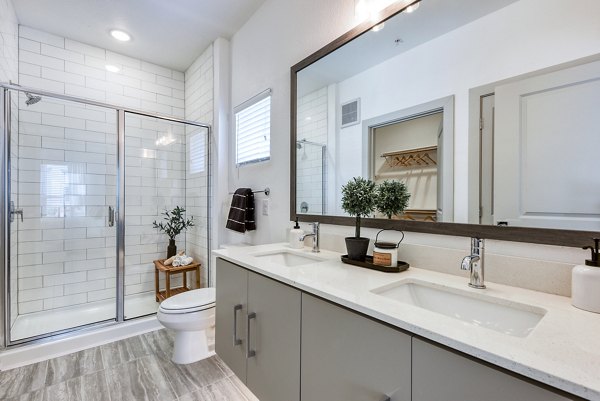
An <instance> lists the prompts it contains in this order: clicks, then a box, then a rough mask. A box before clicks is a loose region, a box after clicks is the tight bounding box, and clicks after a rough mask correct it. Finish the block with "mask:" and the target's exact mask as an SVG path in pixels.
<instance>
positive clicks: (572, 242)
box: [290, 0, 600, 247]
mask: <svg viewBox="0 0 600 401" xmlns="http://www.w3.org/2000/svg"><path fill="white" fill-rule="evenodd" d="M417 2H418V0H399V1H398V2H397V3H395V4H393V5H391V6H389V7H387V8H386V9H384V10H382V11H381V12H380V14H379V18H378V19H377V20H376V21H375V22H372V21H367V22H363V23H361V24H360V25H358V26H356V27H355V28H353V29H352V30H350V31H348V32H346V33H345V34H343V35H342V36H340V37H339V38H337V39H335V40H334V41H332V42H331V43H329V44H327V45H326V46H324V47H323V48H321V49H319V50H317V51H316V52H314V53H313V54H311V55H310V56H308V57H306V58H305V59H304V60H302V61H300V62H299V63H297V64H296V65H294V66H292V68H291V99H290V100H291V101H290V105H291V109H290V112H291V114H290V124H291V127H290V133H291V136H290V220H291V221H293V220H295V219H296V218H298V220H299V221H302V222H320V223H323V224H335V225H343V226H353V225H354V224H355V219H354V217H344V216H326V215H314V214H297V213H296V106H297V104H296V96H297V74H298V72H299V71H301V70H302V69H304V68H306V67H308V66H309V65H311V64H313V63H314V62H316V61H317V60H319V59H321V58H323V57H325V56H327V55H328V54H329V53H331V52H333V51H335V50H336V49H338V48H340V47H342V46H344V45H345V44H346V43H348V42H350V41H352V40H354V39H355V38H357V37H359V36H360V35H362V34H363V33H365V32H368V31H369V30H370V29H372V28H373V27H374V26H375V25H378V24H380V23H381V22H383V21H386V20H388V19H390V18H392V17H393V16H395V15H396V14H398V13H400V12H402V11H403V10H404V9H405V8H407V7H408V6H410V5H411V4H413V3H417ZM361 226H362V227H372V228H381V229H383V228H386V229H392V228H393V229H398V230H403V231H413V232H420V233H428V234H438V235H454V236H461V237H479V238H487V239H495V240H502V241H515V242H529V243H535V244H546V245H557V246H571V247H582V246H584V245H590V243H591V238H598V237H600V232H596V231H578V230H557V229H548V228H529V227H508V226H491V225H487V226H486V225H479V224H462V223H436V222H420V221H410V220H388V219H375V218H369V219H362V224H361Z"/></svg>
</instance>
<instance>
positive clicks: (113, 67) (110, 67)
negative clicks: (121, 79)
mask: <svg viewBox="0 0 600 401" xmlns="http://www.w3.org/2000/svg"><path fill="white" fill-rule="evenodd" d="M105 68H106V71H108V72H114V73H117V72H119V71H121V69H120V68H119V67H117V66H116V65H112V64H106V66H105Z"/></svg>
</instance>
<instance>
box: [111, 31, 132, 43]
mask: <svg viewBox="0 0 600 401" xmlns="http://www.w3.org/2000/svg"><path fill="white" fill-rule="evenodd" d="M110 36H112V37H113V38H115V39H117V40H118V41H119V42H129V41H130V40H131V35H129V34H128V33H127V32H125V31H121V30H119V29H113V30H111V31H110Z"/></svg>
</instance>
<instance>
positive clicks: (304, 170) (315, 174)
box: [296, 139, 327, 214]
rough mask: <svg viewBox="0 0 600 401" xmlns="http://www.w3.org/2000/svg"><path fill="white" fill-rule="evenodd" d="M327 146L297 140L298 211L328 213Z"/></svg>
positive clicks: (301, 212) (299, 212)
mask: <svg viewBox="0 0 600 401" xmlns="http://www.w3.org/2000/svg"><path fill="white" fill-rule="evenodd" d="M326 193H327V146H326V145H324V144H321V143H317V142H312V141H308V140H306V139H301V140H299V141H296V198H297V202H296V205H297V206H296V207H297V209H298V210H296V213H298V214H326V213H327V211H326V204H327V203H326V202H327V199H326Z"/></svg>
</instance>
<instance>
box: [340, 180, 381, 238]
mask: <svg viewBox="0 0 600 401" xmlns="http://www.w3.org/2000/svg"><path fill="white" fill-rule="evenodd" d="M342 209H344V210H345V211H346V212H347V213H348V214H349V215H350V216H356V230H355V238H360V219H361V217H363V216H368V215H370V214H371V213H373V211H374V210H375V183H374V182H373V181H371V180H366V179H364V178H362V177H354V178H353V179H352V180H350V181H348V183H346V185H344V186H342Z"/></svg>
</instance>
